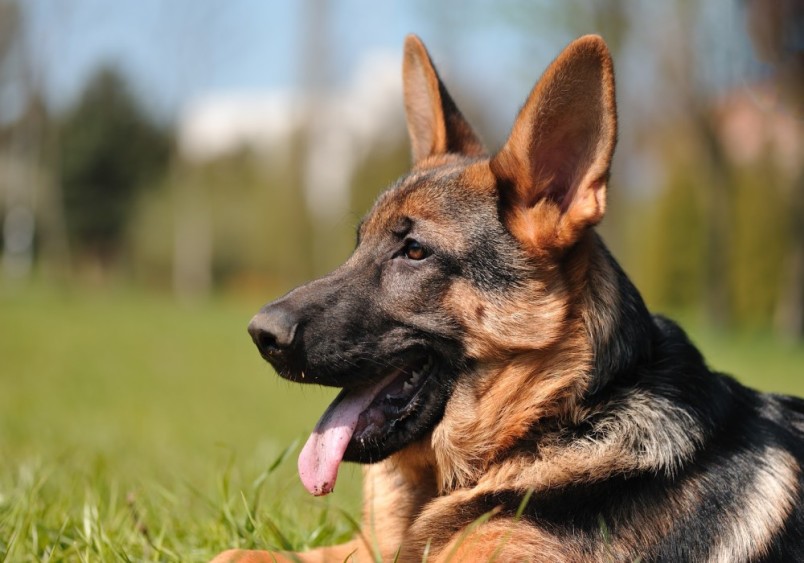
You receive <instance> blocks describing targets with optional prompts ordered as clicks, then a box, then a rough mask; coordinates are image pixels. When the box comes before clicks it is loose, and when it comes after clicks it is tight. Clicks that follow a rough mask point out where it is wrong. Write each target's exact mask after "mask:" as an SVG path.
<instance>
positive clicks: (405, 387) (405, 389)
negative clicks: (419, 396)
mask: <svg viewBox="0 0 804 563" xmlns="http://www.w3.org/2000/svg"><path fill="white" fill-rule="evenodd" d="M411 389H413V385H411V384H410V383H408V382H407V381H406V382H405V383H403V384H402V392H403V393H407V392H408V391H410V390H411Z"/></svg>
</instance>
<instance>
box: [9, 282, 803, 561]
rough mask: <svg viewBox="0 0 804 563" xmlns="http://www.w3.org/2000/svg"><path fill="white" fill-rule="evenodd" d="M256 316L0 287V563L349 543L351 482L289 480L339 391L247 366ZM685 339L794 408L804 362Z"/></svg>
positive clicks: (699, 334) (783, 352) (755, 339)
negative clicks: (314, 490)
mask: <svg viewBox="0 0 804 563" xmlns="http://www.w3.org/2000/svg"><path fill="white" fill-rule="evenodd" d="M259 305H260V303H259V302H246V301H231V300H222V299H217V300H213V301H212V302H208V303H204V304H203V305H196V306H191V305H181V304H177V303H176V302H174V301H172V300H171V299H169V298H167V297H161V296H154V295H146V294H143V293H140V292H126V291H114V292H93V291H87V290H73V291H66V290H55V289H52V288H46V287H35V288H33V289H31V288H9V287H3V286H0V561H15V562H16V561H61V560H68V561H115V560H123V561H126V560H132V561H139V560H163V561H204V560H207V559H209V558H210V557H211V556H212V555H213V554H214V553H216V552H218V551H221V550H223V549H225V548H229V547H235V546H239V547H260V548H272V547H273V548H288V547H290V548H293V549H301V548H304V547H309V546H316V545H323V544H328V543H334V542H336V541H341V540H344V539H346V538H347V537H348V536H350V535H351V534H352V532H353V528H354V525H353V520H354V519H355V518H356V517H357V514H358V505H359V494H358V490H359V489H358V481H359V471H358V470H357V469H356V468H354V467H351V466H348V467H344V468H342V470H341V475H340V477H339V483H338V490H337V492H336V493H335V494H334V495H331V496H330V497H327V498H326V499H314V498H312V497H310V496H309V495H308V494H307V493H306V492H305V491H304V490H303V488H302V487H301V485H300V484H299V481H298V476H297V475H296V468H295V465H296V464H295V459H296V456H297V455H298V448H299V444H300V443H301V442H302V441H303V440H304V439H305V438H306V436H307V433H309V431H310V429H311V428H312V426H313V425H314V424H315V421H316V420H317V418H318V416H320V414H321V412H322V411H323V409H324V408H325V406H326V404H327V403H328V402H329V400H330V398H331V396H332V394H333V392H332V391H331V390H329V391H327V390H320V389H316V388H312V387H303V386H299V385H293V384H290V383H287V382H284V381H282V380H280V379H279V378H277V377H276V376H275V375H274V374H273V372H272V371H271V369H270V368H269V367H268V366H267V365H266V364H265V363H264V362H263V361H262V360H261V359H260V358H259V356H258V355H257V353H256V352H255V350H254V349H253V345H252V344H251V342H250V340H249V338H248V335H247V334H246V331H245V327H246V324H247V322H248V319H249V318H250V316H251V314H252V313H253V311H254V310H255V309H256V308H257V307H258V306H259ZM687 328H689V327H687ZM689 332H690V334H691V336H692V338H693V339H694V340H695V341H696V342H697V343H699V344H700V345H701V347H702V348H703V350H704V352H705V354H706V356H707V358H708V360H709V363H710V365H712V366H713V367H715V368H717V369H723V370H726V371H731V372H733V373H735V374H736V375H738V376H740V377H741V378H742V379H743V380H744V381H746V382H748V383H750V384H751V385H755V386H758V387H760V388H762V389H766V390H773V391H782V392H789V393H795V394H802V395H804V377H802V375H804V347H802V346H800V345H799V346H792V345H784V344H780V343H778V342H775V341H774V340H772V339H771V338H770V337H769V336H767V335H765V334H759V335H746V334H742V335H722V334H717V333H711V332H709V331H706V330H703V329H700V328H697V327H695V326H693V327H692V330H690V331H689Z"/></svg>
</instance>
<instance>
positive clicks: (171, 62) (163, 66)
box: [22, 0, 571, 118]
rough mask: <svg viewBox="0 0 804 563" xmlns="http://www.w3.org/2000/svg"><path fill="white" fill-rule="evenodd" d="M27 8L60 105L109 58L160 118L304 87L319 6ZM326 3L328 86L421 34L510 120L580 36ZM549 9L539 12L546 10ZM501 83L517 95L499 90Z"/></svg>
mask: <svg viewBox="0 0 804 563" xmlns="http://www.w3.org/2000/svg"><path fill="white" fill-rule="evenodd" d="M22 4H23V6H24V8H25V10H26V14H27V16H28V42H29V45H30V47H31V49H32V51H33V57H34V60H35V61H36V63H37V65H38V66H39V68H41V69H42V71H41V75H42V76H43V77H44V83H45V87H46V92H47V94H48V98H49V99H50V100H51V102H52V103H54V105H56V106H57V107H63V106H64V105H65V104H67V103H69V102H70V101H71V100H73V99H75V97H76V96H77V95H78V93H79V92H80V90H81V88H82V86H83V85H84V83H85V81H86V79H87V77H88V76H89V75H90V74H91V73H92V71H93V70H94V69H95V68H96V67H97V66H98V65H99V64H101V63H104V62H111V63H114V64H118V65H120V66H121V68H123V69H124V71H125V72H126V73H127V75H128V76H129V77H131V79H132V81H133V82H134V83H135V85H136V88H137V90H138V91H139V93H140V94H141V95H142V96H143V97H144V98H146V99H147V100H148V101H149V103H150V105H152V107H153V109H154V110H155V111H156V112H157V113H159V114H160V115H162V116H166V117H168V118H170V116H171V115H173V114H174V113H175V112H176V111H177V109H179V108H180V107H181V106H182V104H184V103H186V102H187V101H188V100H191V99H193V98H194V97H196V96H198V95H201V94H204V93H208V92H210V91H253V90H265V89H276V88H281V89H287V88H293V87H296V86H298V85H299V83H300V81H301V77H302V71H301V70H300V69H301V63H300V61H301V58H302V57H301V52H302V49H303V45H304V38H305V37H307V36H308V35H309V29H310V25H309V18H307V17H306V16H305V14H306V10H307V9H309V8H308V7H309V6H310V5H312V4H313V3H312V2H301V1H300V2H291V1H285V2H279V1H265V0H231V1H228V2H223V1H214V0H213V1H210V0H196V1H193V0H171V1H170V2H168V1H166V0H137V1H133V0H131V1H125V0H121V1H115V2H109V1H108V0H23V2H22ZM320 4H323V5H325V6H327V5H328V6H330V8H329V13H328V14H327V18H326V19H327V22H328V23H327V25H326V35H325V37H326V38H327V39H328V43H329V44H330V47H329V48H328V49H327V50H326V55H327V60H326V66H327V68H328V72H327V76H326V79H325V82H326V83H328V84H333V83H337V82H338V81H345V80H348V79H349V77H350V76H351V73H352V70H353V69H354V67H355V66H356V65H357V63H358V60H359V59H360V57H362V56H364V55H366V54H367V53H368V52H370V51H374V50H385V51H389V52H393V53H401V46H402V42H403V39H404V37H405V35H406V34H407V33H409V32H412V31H413V32H416V33H419V34H420V35H421V36H422V37H423V38H424V39H425V42H426V43H427V44H428V45H429V46H430V48H431V50H432V52H433V56H434V58H435V59H436V61H437V62H439V63H440V64H439V67H440V70H441V71H442V73H443V74H444V75H445V78H447V79H448V81H449V79H450V78H456V77H459V78H460V81H461V82H470V83H473V85H474V86H475V87H477V88H478V89H479V90H481V91H483V90H484V89H485V90H487V92H486V94H487V95H494V94H495V92H496V95H497V97H498V98H501V100H500V103H501V104H502V105H503V106H504V107H506V111H505V113H506V114H508V115H510V114H511V113H512V112H513V111H515V108H516V104H517V103H518V102H517V101H514V100H521V99H524V96H525V94H526V93H527V88H528V82H532V81H533V80H535V78H536V77H538V74H539V73H540V72H541V70H542V69H543V68H544V66H545V65H546V64H547V63H548V62H549V61H550V59H551V58H552V57H553V56H554V55H555V54H556V53H557V52H558V49H560V48H561V46H563V45H564V44H566V42H567V41H568V40H569V39H570V38H571V36H570V34H569V33H568V32H563V33H562V32H561V31H560V30H556V29H551V28H550V26H549V23H546V24H545V25H544V26H543V27H542V29H536V30H534V33H533V34H530V33H527V31H528V30H527V29H516V26H513V27H512V25H511V19H510V15H509V14H507V13H506V12H505V9H502V10H499V9H495V8H494V4H492V3H485V4H484V3H482V2H467V3H458V2H452V3H449V2H448V3H445V4H442V5H441V6H442V7H434V4H435V3H429V2H427V1H426V0H414V1H409V2H401V1H396V2H366V1H358V0H346V1H340V2H337V3H336V2H322V3H320ZM502 4H505V3H502ZM513 4H516V2H514V3H513ZM550 4H551V3H549V2H534V3H533V6H535V10H537V11H538V10H540V9H542V10H544V11H545V13H547V12H549V10H550V9H552V8H551V7H550ZM445 5H452V6H456V7H457V8H453V9H449V8H444V7H443V6H445ZM523 46H524V47H523ZM523 56H529V57H530V58H531V59H532V67H533V68H532V71H531V72H530V73H529V74H530V76H529V77H528V78H527V79H525V80H522V79H521V78H520V76H522V75H524V74H525V73H523V72H522V70H521V69H520V68H519V67H520V66H521V65H522V62H523ZM529 66H530V65H529ZM456 80H457V78H456ZM503 83H507V84H508V86H509V87H510V86H516V88H509V87H506V88H502V89H500V88H499V86H498V85H500V84H503ZM512 90H513V91H512ZM480 97H483V96H482V95H481V96H480Z"/></svg>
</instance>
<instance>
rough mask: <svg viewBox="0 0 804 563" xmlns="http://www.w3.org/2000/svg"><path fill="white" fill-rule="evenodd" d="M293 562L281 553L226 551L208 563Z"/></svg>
mask: <svg viewBox="0 0 804 563" xmlns="http://www.w3.org/2000/svg"><path fill="white" fill-rule="evenodd" d="M292 561H294V560H293V559H290V558H288V557H286V556H284V555H282V554H281V553H272V552H270V551H254V550H249V549H227V550H226V551H224V552H223V553H219V554H218V555H216V556H215V558H214V559H213V560H212V561H210V563H290V562H292Z"/></svg>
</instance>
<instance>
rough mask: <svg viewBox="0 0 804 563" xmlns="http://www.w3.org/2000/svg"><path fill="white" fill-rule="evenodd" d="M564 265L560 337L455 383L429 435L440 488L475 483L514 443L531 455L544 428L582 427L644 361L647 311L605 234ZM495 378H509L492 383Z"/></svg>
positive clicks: (594, 237)
mask: <svg viewBox="0 0 804 563" xmlns="http://www.w3.org/2000/svg"><path fill="white" fill-rule="evenodd" d="M561 267H562V268H563V269H564V272H563V275H564V276H565V278H566V280H567V283H568V285H569V288H570V291H569V293H570V294H571V295H572V296H573V297H572V302H570V303H568V304H567V310H568V313H567V319H566V321H565V323H566V326H565V330H564V331H563V334H562V337H561V338H560V339H558V340H557V341H556V342H554V343H553V344H551V345H550V346H549V347H548V348H546V349H540V350H532V351H528V352H522V353H518V354H517V355H516V356H515V357H513V358H512V359H508V360H505V361H501V362H486V363H482V364H480V365H478V366H477V367H475V368H474V373H473V374H472V377H471V378H460V379H459V380H458V381H457V382H456V384H455V389H454V391H453V394H452V398H451V399H450V402H449V403H448V405H447V407H446V412H445V415H444V419H443V420H442V422H441V423H440V424H439V425H438V426H437V427H436V428H435V430H434V432H433V435H432V438H431V444H432V449H433V462H434V470H435V472H436V474H437V482H438V486H439V489H440V490H441V491H442V492H445V491H449V490H453V489H455V488H462V487H468V486H472V485H473V484H475V483H476V482H477V480H478V479H479V478H480V476H481V475H483V474H484V473H485V472H487V470H488V468H489V467H490V466H491V465H492V464H495V463H497V462H499V461H500V460H502V459H504V458H505V457H506V456H507V455H509V453H510V452H511V451H512V450H513V449H521V448H527V449H529V450H530V451H532V452H536V451H538V449H539V446H538V443H539V441H540V440H541V437H543V436H544V434H545V433H549V432H554V431H555V430H556V429H559V430H560V429H563V428H566V427H572V426H577V425H579V424H581V423H582V422H583V420H584V419H585V417H587V416H589V414H590V413H591V412H593V410H594V407H593V404H594V402H595V401H596V400H597V399H598V398H599V397H601V396H602V395H603V394H605V392H606V390H607V389H609V388H610V387H612V386H614V385H617V383H618V382H627V381H628V380H629V379H630V378H632V377H633V376H634V374H635V373H636V372H637V368H638V366H639V365H640V364H642V363H643V362H646V361H648V360H649V359H650V353H651V323H652V321H651V317H650V314H649V313H648V310H647V308H646V307H645V305H644V303H643V301H642V298H641V297H640V295H639V293H638V292H637V290H636V289H635V288H634V286H633V285H632V284H631V282H630V280H629V279H628V278H627V277H626V275H625V274H624V273H623V271H622V269H621V268H620V267H619V265H618V264H617V263H616V262H615V260H614V259H613V258H612V257H611V255H610V254H609V252H608V250H607V249H606V247H605V245H604V244H603V242H602V240H601V239H600V238H599V237H598V236H597V235H596V234H595V233H594V232H593V231H590V232H589V234H588V236H587V237H585V239H584V240H583V241H581V242H580V243H579V244H578V245H577V246H576V248H574V249H573V250H572V251H571V252H570V253H568V254H567V255H566V256H565V257H564V260H563V262H562V264H561ZM591 280H594V283H591ZM501 377H504V378H505V379H506V380H507V381H508V382H509V383H508V384H507V385H505V386H499V385H494V382H495V381H497V380H499V379H500V378H501ZM500 405H504V407H503V409H504V411H505V412H499V411H500Z"/></svg>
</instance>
